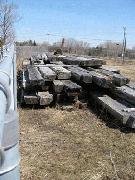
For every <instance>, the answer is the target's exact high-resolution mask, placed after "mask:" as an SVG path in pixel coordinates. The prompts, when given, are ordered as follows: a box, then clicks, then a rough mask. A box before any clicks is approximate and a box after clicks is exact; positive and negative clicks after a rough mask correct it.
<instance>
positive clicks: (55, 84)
mask: <svg viewBox="0 0 135 180" xmlns="http://www.w3.org/2000/svg"><path fill="white" fill-rule="evenodd" d="M63 87H64V84H63V82H62V81H60V80H54V81H53V89H54V92H55V93H56V94H57V93H58V94H59V93H61V92H62V91H63Z"/></svg>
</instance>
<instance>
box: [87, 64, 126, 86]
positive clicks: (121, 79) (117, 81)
mask: <svg viewBox="0 0 135 180" xmlns="http://www.w3.org/2000/svg"><path fill="white" fill-rule="evenodd" d="M88 70H89V71H94V72H96V73H98V74H99V73H100V74H101V75H103V76H106V77H108V78H110V79H112V80H113V83H114V84H113V85H114V86H123V85H125V84H127V83H128V82H129V79H128V78H126V77H125V76H123V75H121V74H117V73H113V72H111V71H107V70H104V69H94V68H91V67H88Z"/></svg>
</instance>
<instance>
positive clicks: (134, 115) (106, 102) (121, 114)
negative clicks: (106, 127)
mask: <svg viewBox="0 0 135 180" xmlns="http://www.w3.org/2000/svg"><path fill="white" fill-rule="evenodd" d="M90 97H91V98H92V99H94V100H95V101H96V102H97V103H98V104H100V105H101V106H102V108H103V109H104V110H106V111H108V112H109V113H110V114H111V115H113V116H114V117H115V118H116V119H117V120H120V121H121V123H123V124H124V125H126V126H128V127H130V128H135V112H132V108H128V107H127V106H125V105H123V104H121V103H119V102H118V101H116V100H114V99H112V98H111V97H109V96H108V95H102V94H100V93H97V92H90ZM127 109H128V110H129V109H131V111H126V110H127Z"/></svg>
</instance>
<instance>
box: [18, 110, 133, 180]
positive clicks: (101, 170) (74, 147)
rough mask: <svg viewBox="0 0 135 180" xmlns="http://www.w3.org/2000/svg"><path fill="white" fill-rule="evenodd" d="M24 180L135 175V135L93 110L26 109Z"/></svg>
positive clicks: (89, 179)
mask: <svg viewBox="0 0 135 180" xmlns="http://www.w3.org/2000/svg"><path fill="white" fill-rule="evenodd" d="M19 111H20V124H21V138H20V145H21V157H22V161H21V175H22V180H23V179H24V180H26V179H31V180H100V179H104V180H106V179H113V178H114V179H115V171H114V166H113V164H112V162H111V157H110V152H111V154H112V158H113V161H114V163H115V166H116V170H117V174H118V177H119V178H120V179H125V180H128V179H129V180H131V179H134V177H135V158H134V157H135V151H134V149H135V135H134V134H133V133H122V132H121V131H120V129H119V128H109V127H108V126H106V125H105V123H104V122H102V121H101V120H99V119H97V117H96V116H95V115H93V114H92V113H91V112H90V111H89V110H85V111H83V110H75V111H72V112H67V111H60V110H56V109H45V110H44V109H41V110H29V109H25V110H22V109H20V110H19Z"/></svg>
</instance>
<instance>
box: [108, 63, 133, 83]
mask: <svg viewBox="0 0 135 180" xmlns="http://www.w3.org/2000/svg"><path fill="white" fill-rule="evenodd" d="M106 62H107V66H114V67H116V68H117V69H120V72H121V73H122V74H123V75H125V76H127V77H128V78H130V79H131V80H133V81H135V60H134V61H127V62H125V63H124V64H122V63H121V62H117V61H110V60H108V61H106Z"/></svg>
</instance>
